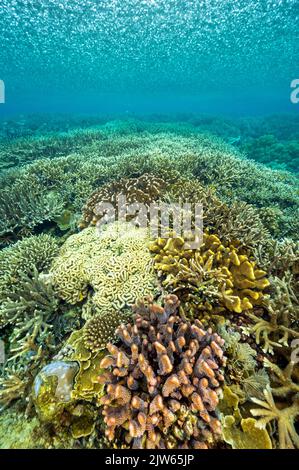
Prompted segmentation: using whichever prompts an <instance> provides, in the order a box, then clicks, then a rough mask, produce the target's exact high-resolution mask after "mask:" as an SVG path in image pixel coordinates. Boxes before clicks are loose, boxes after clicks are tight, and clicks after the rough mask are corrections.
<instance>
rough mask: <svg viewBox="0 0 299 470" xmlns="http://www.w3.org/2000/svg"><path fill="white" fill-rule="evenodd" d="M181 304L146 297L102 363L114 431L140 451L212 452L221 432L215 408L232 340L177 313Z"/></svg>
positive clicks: (107, 413)
mask: <svg viewBox="0 0 299 470" xmlns="http://www.w3.org/2000/svg"><path fill="white" fill-rule="evenodd" d="M179 303H180V302H179V300H178V298H177V297H176V296H175V295H167V296H166V297H165V299H164V306H163V307H162V306H160V305H157V304H154V303H153V301H152V299H146V300H145V301H143V302H139V303H137V304H136V305H134V307H133V311H134V312H135V315H134V324H133V326H132V325H130V324H128V325H126V326H125V325H124V324H123V325H121V326H120V327H119V328H118V329H117V335H118V337H119V338H120V345H119V346H115V345H113V344H111V343H109V344H108V347H107V348H108V351H109V355H107V356H106V357H105V358H104V359H103V360H102V362H101V367H102V368H103V369H106V372H105V373H104V374H103V375H101V376H100V377H99V381H100V382H101V383H105V384H107V388H106V395H104V396H103V397H102V399H101V403H102V405H104V406H103V415H104V420H105V423H106V426H107V430H106V434H107V437H108V439H109V440H110V441H113V440H117V439H118V438H120V439H121V440H122V441H125V442H126V444H127V445H128V446H129V447H132V448H149V449H154V448H207V447H210V446H211V445H212V443H213V442H214V441H215V439H216V438H217V436H218V435H219V434H220V433H221V427H220V421H219V420H218V418H217V414H216V412H215V409H216V407H217V404H218V396H219V392H220V387H221V384H222V382H223V380H224V377H223V375H222V371H221V368H222V367H223V366H224V365H225V357H224V356H223V351H222V346H223V344H224V340H223V339H222V338H220V336H219V335H218V334H216V333H213V332H212V330H211V328H208V329H207V330H206V331H205V330H204V329H203V326H202V324H201V322H200V321H199V320H195V322H194V323H191V322H189V321H186V320H184V319H183V318H181V317H179V316H178V315H177V311H178V307H179Z"/></svg>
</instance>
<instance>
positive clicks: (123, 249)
mask: <svg viewBox="0 0 299 470" xmlns="http://www.w3.org/2000/svg"><path fill="white" fill-rule="evenodd" d="M147 241H148V238H147V231H146V229H137V228H134V227H133V226H132V225H130V224H129V225H127V224H124V225H123V224H119V225H118V224H117V223H116V224H110V225H108V226H107V227H106V230H103V231H102V232H101V233H100V234H99V233H98V231H97V229H96V228H95V227H88V228H86V229H85V230H83V231H82V232H81V233H79V234H76V235H73V236H71V237H69V238H68V240H67V241H66V243H65V244H64V245H63V247H62V249H61V251H60V255H59V256H58V257H57V258H56V259H55V261H54V263H53V267H52V270H51V275H52V281H53V285H54V288H55V290H56V291H57V293H58V295H59V296H60V297H61V298H62V299H64V300H66V301H67V302H69V303H71V304H76V303H78V302H80V301H82V300H83V299H84V298H86V297H87V295H88V296H89V300H88V305H93V306H94V307H97V308H98V310H99V312H100V313H105V312H107V313H109V312H111V311H112V310H114V311H115V310H119V309H121V308H122V307H124V306H125V305H127V304H132V303H134V302H135V301H136V299H137V298H139V297H142V296H144V295H147V294H151V293H154V292H155V290H156V287H155V284H156V279H155V274H154V272H153V267H152V260H151V256H150V253H149V251H148V250H147V247H146V243H147ZM89 312H90V309H88V308H85V309H84V314H83V316H84V317H85V318H88V317H89Z"/></svg>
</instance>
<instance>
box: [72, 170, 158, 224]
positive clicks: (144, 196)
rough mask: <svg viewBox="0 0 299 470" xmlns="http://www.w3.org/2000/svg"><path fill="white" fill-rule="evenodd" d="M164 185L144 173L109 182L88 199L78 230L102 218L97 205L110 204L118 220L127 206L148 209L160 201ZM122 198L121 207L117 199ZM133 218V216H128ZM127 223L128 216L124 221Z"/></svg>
mask: <svg viewBox="0 0 299 470" xmlns="http://www.w3.org/2000/svg"><path fill="white" fill-rule="evenodd" d="M165 186H166V183H165V182H164V181H163V180H162V179H161V178H157V177H155V176H153V175H151V174H147V173H145V174H144V175H142V176H140V177H139V178H121V179H120V180H116V181H111V182H110V183H107V184H106V185H104V186H102V187H101V188H100V189H98V190H96V191H95V192H94V193H93V194H92V195H91V196H90V198H89V199H88V201H87V203H86V204H85V206H84V207H83V215H82V220H81V222H80V225H79V226H80V228H85V227H87V226H88V225H96V224H97V223H98V222H99V221H101V218H102V217H103V216H104V214H102V212H101V211H100V212H99V204H101V203H110V204H112V205H113V206H114V208H115V209H117V211H116V214H115V218H116V219H117V220H119V219H120V214H121V213H126V209H127V205H128V204H136V203H137V204H143V205H145V207H146V208H147V209H148V208H149V205H150V204H151V203H152V202H154V201H157V200H158V199H160V197H161V195H162V194H163V190H164V189H165ZM120 195H121V196H122V197H123V198H125V200H124V201H123V202H122V205H121V207H119V205H118V197H119V196H120ZM130 215H131V216H133V214H130ZM125 221H126V222H128V221H129V218H128V216H127V217H126V219H125Z"/></svg>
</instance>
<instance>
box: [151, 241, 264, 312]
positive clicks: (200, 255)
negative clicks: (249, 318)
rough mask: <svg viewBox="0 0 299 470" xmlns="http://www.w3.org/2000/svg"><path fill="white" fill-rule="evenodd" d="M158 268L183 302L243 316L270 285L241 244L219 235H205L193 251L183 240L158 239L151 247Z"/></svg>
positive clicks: (259, 301)
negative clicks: (217, 308) (223, 238)
mask: <svg viewBox="0 0 299 470" xmlns="http://www.w3.org/2000/svg"><path fill="white" fill-rule="evenodd" d="M149 248H150V251H151V252H152V253H154V265H155V269H156V270H157V271H158V272H159V274H160V275H161V276H162V277H164V280H163V285H164V286H165V287H167V288H172V289H173V290H174V291H175V292H176V293H177V294H178V295H180V294H181V295H180V296H181V297H182V300H187V301H188V302H192V303H193V304H195V305H197V307H198V308H201V309H207V310H211V309H212V307H219V310H221V309H223V308H226V309H228V310H230V311H232V312H236V313H241V312H243V311H244V310H250V309H252V308H253V306H254V305H259V304H260V303H261V301H262V299H263V290H264V289H265V288H266V287H267V286H269V284H270V283H269V281H268V279H267V278H266V277H265V276H266V272H265V271H262V270H261V269H258V268H257V267H256V263H255V261H253V260H252V259H250V258H249V257H248V253H246V251H245V250H244V249H242V248H241V247H239V245H238V243H237V242H235V243H225V242H222V241H221V240H220V239H219V237H218V236H217V235H212V234H209V233H204V234H203V242H202V244H201V246H200V247H199V248H198V249H196V250H192V249H191V248H190V247H189V246H188V244H187V243H185V240H184V239H183V238H182V237H174V236H173V237H170V238H168V239H166V238H158V239H157V240H155V241H154V242H153V243H151V244H150V246H149Z"/></svg>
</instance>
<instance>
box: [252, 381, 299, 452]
mask: <svg viewBox="0 0 299 470" xmlns="http://www.w3.org/2000/svg"><path fill="white" fill-rule="evenodd" d="M264 396H265V399H264V400H259V399H258V398H252V401H253V402H254V403H255V404H257V405H259V406H260V408H253V409H251V414H252V415H253V416H256V417H259V420H258V421H257V426H258V427H259V428H260V429H265V427H266V426H267V425H268V424H269V423H271V422H274V423H276V424H277V427H278V437H279V447H280V449H294V448H299V435H298V434H297V431H296V429H295V421H296V419H297V417H298V415H299V403H298V397H297V398H295V399H294V402H293V403H292V404H291V405H290V406H286V407H282V408H281V407H280V406H279V405H278V404H276V403H275V401H274V399H273V396H272V393H271V389H270V388H269V387H268V388H266V389H265V390H264Z"/></svg>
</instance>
